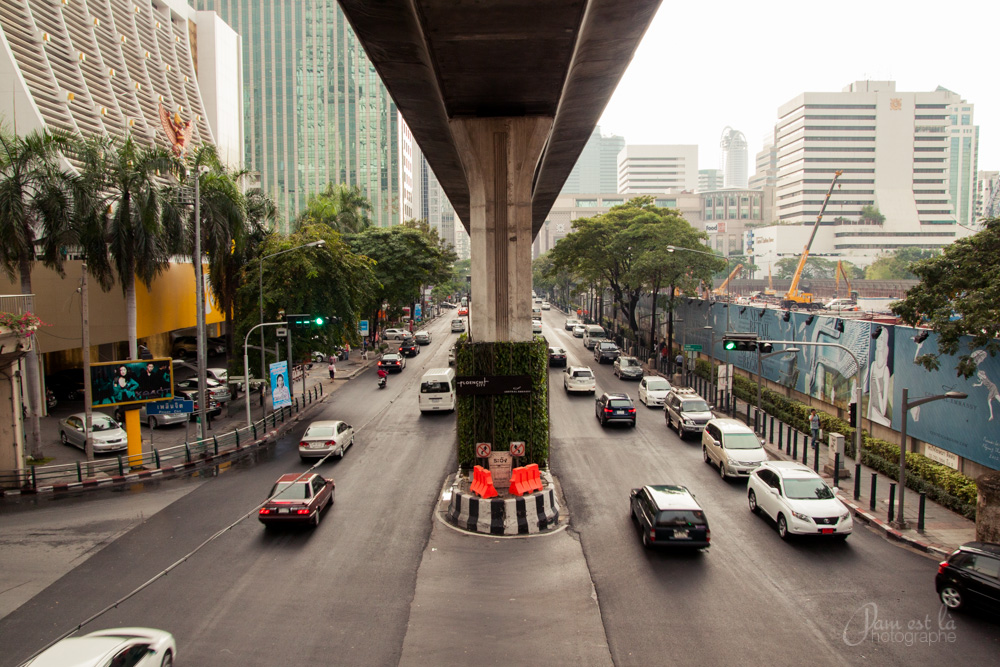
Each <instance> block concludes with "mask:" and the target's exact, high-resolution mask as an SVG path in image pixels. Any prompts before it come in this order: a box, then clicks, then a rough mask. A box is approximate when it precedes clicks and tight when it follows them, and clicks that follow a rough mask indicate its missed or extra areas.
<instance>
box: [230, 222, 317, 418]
mask: <svg viewBox="0 0 1000 667" xmlns="http://www.w3.org/2000/svg"><path fill="white" fill-rule="evenodd" d="M325 244H326V241H324V240H322V239H321V240H319V241H313V242H311V243H306V244H303V245H299V246H295V247H294V248H287V249H285V250H279V251H278V252H273V253H271V254H270V255H264V256H263V257H261V258H260V270H259V271H258V272H257V286H258V290H259V298H260V376H261V378H263V377H264V371H265V370H266V369H267V365H266V362H265V360H264V327H263V325H264V260H265V259H270V258H271V257H277V256H278V255H284V254H285V253H286V252H292V251H293V250H300V249H302V248H312V247H314V246H322V245H325ZM288 372H289V373H291V372H292V360H291V358H290V357H289V360H288ZM246 381H247V389H249V388H250V375H247V376H246ZM249 401H250V397H249V395H248V396H247V406H248V409H249Z"/></svg>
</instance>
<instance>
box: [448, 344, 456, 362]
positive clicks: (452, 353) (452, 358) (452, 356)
mask: <svg viewBox="0 0 1000 667" xmlns="http://www.w3.org/2000/svg"><path fill="white" fill-rule="evenodd" d="M448 365H449V366H454V365H455V348H451V349H450V350H448Z"/></svg>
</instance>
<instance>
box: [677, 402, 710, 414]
mask: <svg viewBox="0 0 1000 667" xmlns="http://www.w3.org/2000/svg"><path fill="white" fill-rule="evenodd" d="M681 410H683V411H684V412H708V403H706V402H705V401H684V403H683V404H682V405H681Z"/></svg>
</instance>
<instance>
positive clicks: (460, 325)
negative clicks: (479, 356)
mask: <svg viewBox="0 0 1000 667" xmlns="http://www.w3.org/2000/svg"><path fill="white" fill-rule="evenodd" d="M464 331H465V320H462V319H458V318H456V319H454V320H452V321H451V332H452V333H463V332H464Z"/></svg>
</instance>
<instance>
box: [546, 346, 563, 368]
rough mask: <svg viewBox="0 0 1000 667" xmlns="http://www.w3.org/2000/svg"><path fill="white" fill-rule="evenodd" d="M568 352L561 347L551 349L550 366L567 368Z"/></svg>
mask: <svg viewBox="0 0 1000 667" xmlns="http://www.w3.org/2000/svg"><path fill="white" fill-rule="evenodd" d="M565 365H566V350H564V349H563V348H561V347H550V348H549V366H565Z"/></svg>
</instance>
